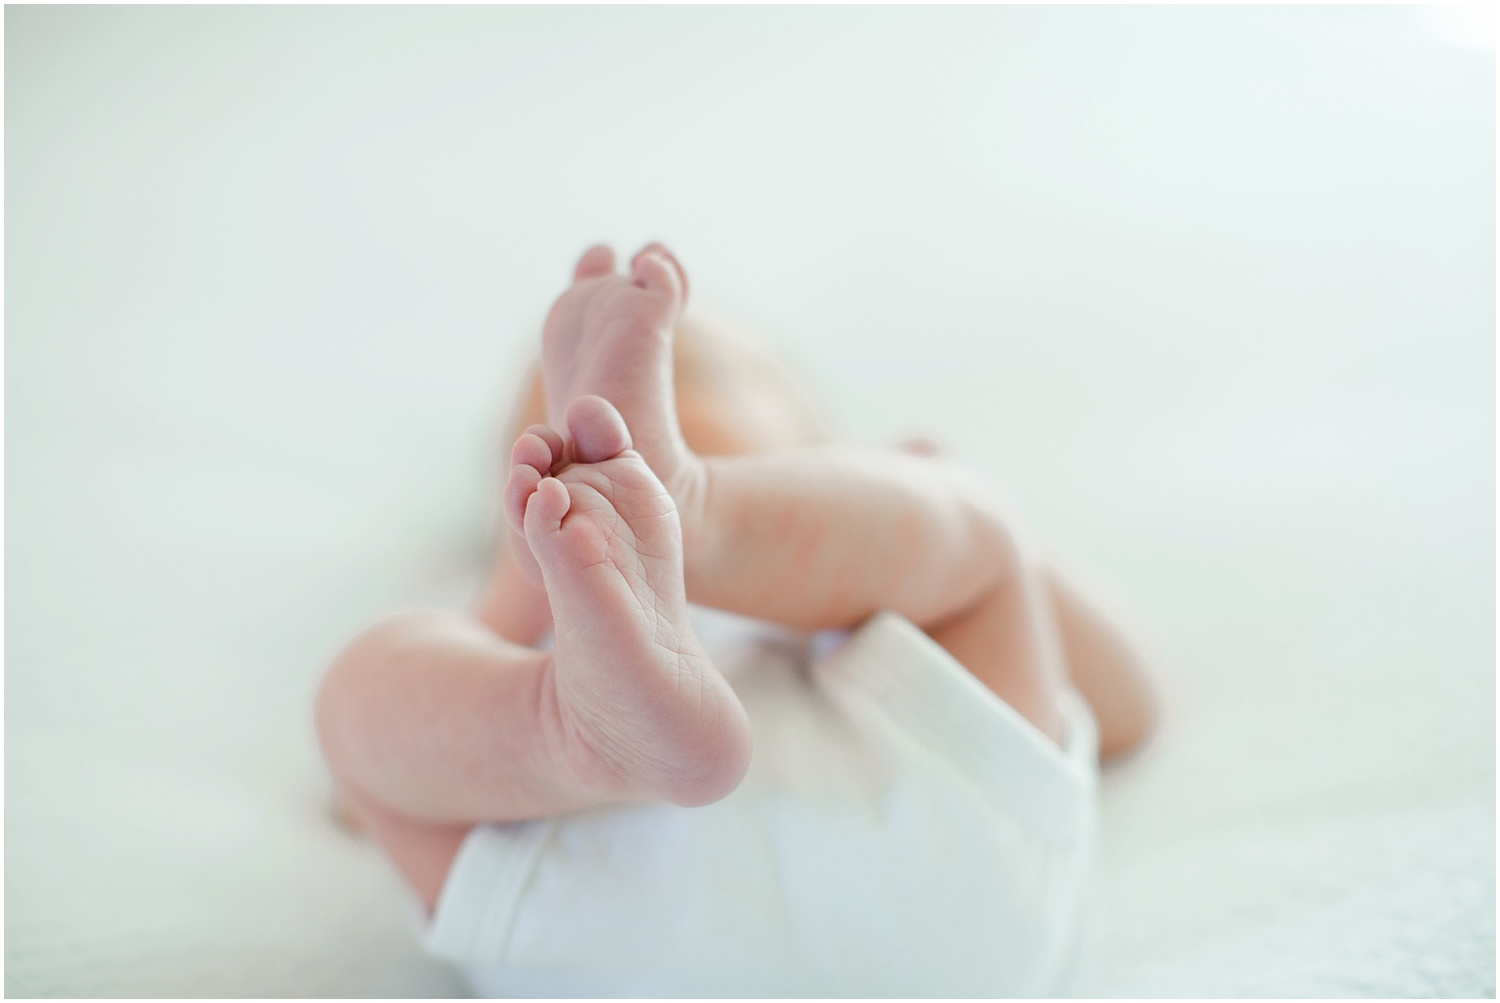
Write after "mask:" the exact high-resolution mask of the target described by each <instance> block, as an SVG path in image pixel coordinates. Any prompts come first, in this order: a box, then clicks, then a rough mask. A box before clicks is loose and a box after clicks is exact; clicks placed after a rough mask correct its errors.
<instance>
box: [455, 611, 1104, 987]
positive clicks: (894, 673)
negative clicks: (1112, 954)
mask: <svg viewBox="0 0 1500 1003" xmlns="http://www.w3.org/2000/svg"><path fill="white" fill-rule="evenodd" d="M699 616H700V619H699V620H698V621H697V622H698V623H699V625H700V630H699V634H700V636H701V637H703V638H704V639H705V643H706V644H707V645H708V646H709V648H710V651H711V652H714V653H715V654H716V656H717V657H718V659H719V664H720V666H721V667H722V668H723V669H724V670H725V674H726V676H727V677H728V678H729V680H730V682H731V683H732V684H733V685H734V687H735V690H736V691H737V692H738V693H739V695H740V698H741V699H742V700H743V702H744V704H745V708H746V710H747V711H748V713H749V715H750V720H751V723H752V726H753V728H754V733H755V743H756V745H755V755H754V758H753V761H752V764H751V767H750V772H749V774H748V775H747V776H746V778H745V781H744V783H743V784H741V786H740V787H739V788H738V789H737V790H736V791H735V792H734V793H733V794H732V795H730V796H729V797H727V798H725V799H724V800H722V801H719V802H718V803H716V804H713V805H709V806H707V807H702V808H677V807H674V806H671V805H661V804H633V805H625V806H616V807H610V808H605V809H597V810H591V811H586V812H580V813H576V814H572V815H568V816H563V817H558V818H552V819H544V820H539V821H535V822H526V823H520V824H508V825H484V826H479V827H477V828H476V829H475V830H474V831H473V832H472V833H471V834H470V836H469V838H468V840H467V841H466V842H465V844H464V846H463V849H462V850H461V851H460V853H459V855H458V858H457V860H456V861H455V862H454V866H453V869H452V871H451V872H450V874H449V877H448V882H447V885H446V886H445V888H444V890H443V893H442V897H441V899H440V901H439V904H438V909H437V912H436V915H435V916H434V918H433V922H432V924H431V926H430V928H429V931H428V936H427V947H428V949H429V950H430V951H431V952H433V953H434V954H437V955H439V956H441V957H444V958H448V959H451V960H453V961H457V962H459V963H461V964H462V965H463V966H464V968H465V970H466V972H467V973H468V975H469V977H470V979H471V981H472V982H473V985H474V988H475V990H476V991H478V992H480V993H481V994H484V995H491V996H631V995H636V996H682V995H689V996H715V995H730V996H784V995H791V996H1012V995H1014V996H1044V995H1050V994H1055V993H1057V992H1060V991H1062V990H1063V989H1064V988H1065V983H1066V979H1067V977H1068V975H1069V974H1070V970H1071V968H1072V965H1073V961H1074V954H1075V952H1076V950H1077V948H1078V946H1079V939H1080V932H1081V926H1082V922H1083V915H1084V910H1085V897H1086V885H1087V883H1088V879H1089V874H1090V871H1091V863H1092V856H1093V847H1092V837H1093V831H1094V798H1095V780H1096V769H1095V765H1094V764H1095V760H1096V736H1095V730H1094V724H1093V720H1092V718H1091V717H1090V716H1089V712H1088V709H1087V707H1086V705H1085V704H1084V703H1083V701H1082V700H1081V699H1080V698H1078V697H1077V695H1076V694H1071V693H1070V694H1069V695H1068V701H1067V721H1068V738H1067V743H1066V748H1065V749H1058V748H1057V747H1056V746H1054V745H1052V744H1051V743H1050V742H1048V741H1047V740H1046V739H1045V738H1044V737H1043V736H1042V735H1041V734H1040V733H1039V732H1037V731H1036V729H1034V728H1033V727H1032V726H1031V725H1030V724H1029V723H1028V722H1027V721H1026V720H1025V719H1023V718H1022V717H1021V716H1020V715H1019V714H1017V713H1016V712H1015V711H1014V710H1012V709H1011V708H1010V707H1008V706H1007V705H1005V704H1004V703H1003V702H1002V701H1000V700H999V699H997V698H996V697H995V696H994V695H993V694H991V693H990V692H989V691H988V690H987V689H985V688H984V687H983V686H982V685H980V684H979V683H978V682H977V681H976V680H975V679H974V678H973V677H972V676H971V675H970V674H969V673H968V672H966V671H965V670H964V669H963V668H962V667H961V666H960V665H959V664H958V663H957V662H955V661H954V660H953V659H952V657H951V656H949V655H948V654H947V652H945V651H944V650H943V649H941V648H940V647H938V646H937V645H936V644H935V643H934V642H933V641H932V640H931V639H930V638H928V637H927V636H926V635H925V634H923V633H922V632H921V631H920V630H918V629H917V628H916V627H914V626H912V625H911V624H910V623H909V622H907V621H906V620H904V619H902V618H901V617H899V616H896V615H894V614H890V613H885V614H881V615H880V616H877V617H875V618H874V619H872V620H871V621H870V622H868V623H867V624H866V625H865V626H863V627H862V628H861V629H860V630H859V631H857V632H856V633H854V634H853V635H852V636H849V637H847V640H844V639H843V638H838V639H836V641H835V643H838V642H840V641H841V642H842V643H841V644H838V646H837V647H835V648H834V650H832V651H831V652H828V651H826V650H820V648H827V647H829V646H830V645H829V644H828V643H827V642H828V639H827V638H826V637H820V638H819V639H818V640H820V641H822V642H823V643H822V644H821V645H820V644H817V643H812V644H810V643H809V642H808V641H807V640H806V639H805V638H799V637H798V636H797V635H793V634H789V633H786V632H782V631H775V630H773V629H760V630H753V629H750V628H748V627H745V626H744V624H745V623H748V621H740V622H737V618H734V619H729V618H727V615H726V614H712V613H709V614H699ZM716 648H717V649H719V650H717V651H715V650H714V649H716Z"/></svg>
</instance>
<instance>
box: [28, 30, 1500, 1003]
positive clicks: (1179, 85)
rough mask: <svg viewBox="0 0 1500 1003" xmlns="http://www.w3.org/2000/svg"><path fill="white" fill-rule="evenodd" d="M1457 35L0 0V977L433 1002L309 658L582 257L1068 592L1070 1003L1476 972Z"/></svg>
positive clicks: (1489, 681)
mask: <svg viewBox="0 0 1500 1003" xmlns="http://www.w3.org/2000/svg"><path fill="white" fill-rule="evenodd" d="M1465 16H1466V15H1464V14H1463V13H1462V12H1457V13H1455V12H1448V13H1441V12H1438V13H1417V12H1413V11H1411V10H1407V9H1402V8H1378V9H1370V8H1337V9H1264V10H1260V9H1239V8H1234V9H1226V8H1211V9H1186V8H1168V9H1149V10H1142V9H1120V8H1110V9H1081V8H1071V9H1012V8H1007V9H970V8H962V9H886V8H881V9H872V10H854V9H843V8H839V9H818V10H802V9H784V8H777V9H756V10H745V9H679V8H666V9H635V10H626V9H607V10H598V9H587V10H586V9H578V8H558V9H518V8H501V9H478V8H448V9H402V8H378V9H363V10H355V9H347V8H291V9H281V8H197V9H194V8H156V9H128V8H79V7H58V8H15V7H12V8H8V9H7V11H6V19H5V26H6V38H5V45H6V71H5V72H6V81H5V83H6V136H5V139H6V164H5V166H6V206H5V208H6V258H5V261H6V307H5V310H6V316H5V321H6V474H7V480H6V484H7V490H6V530H7V534H6V542H7V550H6V610H5V612H6V619H5V627H6V636H5V644H6V652H5V654H6V681H5V696H6V714H5V717H6V720H5V723H6V778H5V779H6V821H5V828H6V831H5V835H6V841H5V863H6V902H5V904H6V921H7V922H6V938H5V939H6V944H5V982H6V986H5V988H6V992H7V994H8V995H57V996H86V995H121V996H129V995H251V996H276V995H295V996H306V995H377V996H392V995H446V994H451V993H454V992H459V991H461V987H460V986H459V984H458V983H457V982H456V981H455V980H454V978H453V976H452V975H451V974H450V973H449V972H447V971H446V970H445V969H444V968H443V967H441V966H440V965H439V964H437V963H435V962H432V961H429V960H424V959H423V958H422V957H421V956H420V955H419V953H418V949H417V946H416V945H417V938H416V935H415V933H414V930H413V926H412V922H413V917H412V915H411V912H410V909H411V907H410V903H409V902H408V900H407V899H406V897H405V895H404V893H403V892H402V890H401V888H400V887H399V885H398V883H397V881H396V880H395V879H394V877H393V876H392V875H391V873H390V872H389V871H388V870H387V869H386V867H385V866H384V865H383V864H382V862H381V861H380V860H379V859H378V857H377V856H376V854H375V853H374V852H373V851H372V850H371V848H370V847H368V846H367V845H365V844H363V843H361V842H359V841H358V840H356V839H354V838H352V837H350V836H349V835H347V834H345V833H344V832H343V831H342V830H340V829H338V828H337V827H336V826H335V825H334V824H333V822H332V821H331V820H330V817H329V814H328V811H327V799H328V785H327V781H326V779H325V776H324V774H323V772H322V769H321V766H320V764H319V760H318V756H317V753H316V748H315V745H314V742H313V739H312V736H311V728H310V702H311V696H312V693H313V690H314V687H315V685H316V680H317V678H318V674H319V672H320V670H321V668H322V667H323V666H324V665H325V664H326V663H327V661H328V659H329V658H330V657H331V656H332V655H333V654H334V652H335V651H336V650H337V649H338V646H339V645H340V644H341V643H342V642H343V641H344V640H345V639H347V638H348V637H349V636H351V635H352V634H353V633H354V632H355V631H356V630H357V629H358V628H359V627H360V626H361V625H363V624H365V623H367V622H369V621H370V620H371V619H373V618H374V617H376V616H378V615H380V614H381V613H382V612H385V611H388V610H392V609H396V608H400V607H403V606H411V605H417V604H445V605H456V604H459V603H462V602H463V601H464V600H465V598H466V597H467V596H468V595H469V593H470V592H471V590H472V588H473V587H474V583H475V581H476V580H477V577H478V575H479V573H480V568H481V566H482V560H483V554H484V553H485V548H486V540H487V533H488V528H487V527H488V525H489V515H490V511H489V505H490V501H491V499H492V497H493V495H492V491H491V483H490V480H491V478H492V477H493V475H494V465H495V461H496V458H497V456H498V455H499V453H500V450H501V448H502V447H501V445H500V444H499V442H498V436H497V433H496V427H497V425H498V422H499V419H500V416H501V415H502V413H503V411H504V406H505V400H506V398H507V395H508V394H509V393H510V391H511V389H512V387H513V386H514V384H515V383H516V382H517V381H518V380H519V378H520V373H521V369H522V366H523V364H524V362H525V360H526V347H525V346H526V341H527V339H528V338H530V337H532V336H533V335H534V332H535V329H536V325H537V323H538V321H539V319H540V318H541V316H542V315H543V313H544V312H545V310H546V308H547V306H548V304H549V302H550V299H551V297H552V296H553V295H555V293H556V292H557V290H558V289H559V287H560V283H561V282H562V281H564V279H565V277H566V275H567V270H568V267H569V264H570V262H571V260H572V257H573V255H575V254H576V253H577V252H578V251H579V250H580V249H581V248H582V247H584V246H585V245H586V244H587V243H589V242H591V241H593V240H596V239H600V238H607V239H610V240H612V241H615V242H616V243H617V244H620V245H623V246H626V247H628V246H631V245H633V244H639V243H641V242H644V241H645V240H646V239H650V238H654V237H658V236H660V237H663V238H665V239H667V240H669V241H670V242H672V244H673V246H674V247H675V248H676V249H677V250H678V251H679V252H680V254H681V255H682V257H683V259H684V260H685V261H686V262H687V263H688V266H689V268H690V269H692V271H693V274H694V277H695V296H698V297H699V298H700V299H701V300H703V301H705V302H710V303H715V304H717V305H718V306H719V307H721V308H722V309H724V310H727V311H728V312H731V313H734V314H736V315H739V316H742V317H745V318H747V319H748V320H750V321H751V322H753V323H756V324H758V325H760V326H762V327H764V328H765V329H766V330H767V331H768V332H769V333H770V335H771V336H772V337H773V338H774V339H776V340H777V341H778V342H779V343H781V344H782V345H784V346H785V347H786V349H787V351H788V352H789V353H790V354H791V356H792V357H793V358H794V359H796V360H797V361H798V363H799V365H801V366H803V367H804V368H805V369H806V370H807V371H808V372H809V373H810V375H811V377H812V378H813V379H814V380H815V381H816V382H817V383H818V384H819V385H820V386H821V387H822V388H823V389H824V392H825V393H826V395H827V398H828V401H829V405H830V411H831V412H832V413H835V414H837V415H838V416H839V418H840V420H841V426H842V428H843V429H844V431H845V432H846V433H847V434H848V435H850V436H851V437H854V438H859V439H864V440H875V441H879V440H885V439H891V438H894V437H896V436H898V435H903V434H907V433H911V432H928V433H931V434H934V435H936V436H938V437H940V438H941V439H943V440H944V441H946V442H947V443H948V444H949V445H950V447H951V448H953V449H954V450H955V451H957V452H959V453H961V454H963V455H964V456H965V457H967V458H968V459H969V461H971V462H972V463H974V464H975V465H977V466H979V467H981V468H982V469H984V470H986V471H987V472H989V473H990V474H992V475H993V476H995V477H997V478H1000V479H1001V480H1003V481H1004V483H1005V484H1006V485H1007V486H1008V488H1009V489H1010V491H1011V492H1012V494H1013V496H1014V497H1015V499H1016V501H1017V503H1018V505H1019V507H1020V508H1021V510H1022V511H1023V512H1024V513H1025V514H1026V517H1027V519H1028V521H1029V524H1030V525H1031V526H1032V527H1033V529H1034V530H1035V531H1036V532H1037V534H1038V535H1039V536H1040V537H1042V538H1043V539H1044V540H1045V541H1047V543H1048V544H1049V545H1051V546H1053V547H1055V548H1056V549H1057V550H1058V551H1059V552H1060V553H1062V554H1064V555H1067V556H1068V557H1070V558H1072V559H1074V560H1076V562H1077V563H1078V564H1079V565H1081V566H1082V567H1083V568H1085V569H1086V571H1085V574H1087V575H1089V576H1090V577H1091V578H1094V579H1097V580H1099V581H1101V582H1103V583H1106V587H1107V590H1108V591H1109V592H1111V593H1112V594H1114V595H1115V596H1117V597H1119V601H1120V604H1121V606H1122V608H1123V609H1124V610H1126V612H1127V615H1128V616H1130V617H1131V619H1132V620H1133V622H1134V623H1136V624H1137V625H1138V627H1139V629H1140V631H1141V633H1142V635H1143V637H1144V638H1145V639H1146V642H1147V643H1148V645H1149V647H1150V648H1151V650H1152V651H1153V653H1154V656H1155V660H1156V663H1157V664H1158V665H1159V667H1160V672H1161V676H1162V682H1163V687H1164V691H1165V694H1166V698H1165V709H1166V717H1165V725H1164V728H1163V730H1162V732H1161V734H1160V736H1159V737H1158V740H1157V741H1156V742H1155V743H1154V744H1153V745H1152V746H1151V747H1150V748H1149V749H1147V750H1146V751H1145V752H1144V753H1143V754H1142V755H1140V756H1139V757H1137V758H1136V759H1134V760H1133V761H1131V762H1129V763H1127V764H1125V765H1123V766H1122V767H1120V768H1118V769H1115V770H1113V771H1111V772H1108V773H1107V774H1106V778H1105V781H1104V794H1103V797H1104V802H1103V823H1104V833H1103V848H1104V849H1103V852H1104V868H1103V871H1104V877H1105V886H1104V897H1105V900H1106V903H1107V906H1108V916H1109V924H1108V926H1107V929H1106V933H1105V936H1104V937H1103V940H1102V943H1101V949H1100V952H1099V956H1098V960H1097V963H1096V966H1095V968H1094V969H1093V970H1092V971H1091V973H1090V979H1091V980H1092V981H1091V983H1090V984H1091V986H1092V987H1093V991H1096V992H1101V993H1111V994H1140V995H1213V994H1229V995H1379V996H1402V995H1493V994H1494V991H1495V957H1494V944H1495V929H1494V916H1495V897H1494V896H1495V880H1494V820H1495V806H1494V776H1495V774H1494V765H1495V746H1494V722H1495V717H1494V700H1495V691H1494V668H1495V659H1494V656H1495V651H1494V619H1493V617H1494V602H1495V597H1494V521H1493V515H1494V421H1493V419H1494V341H1493V338H1494V330H1495V328H1494V324H1495V314H1494V304H1495V288H1494V266H1495V257H1494V251H1495V243H1494V236H1495V234H1494V218H1495V214H1494V181H1495V177H1494V151H1495V146H1494V143H1495V133H1494V56H1493V50H1492V48H1487V47H1486V45H1485V44H1484V42H1483V38H1484V36H1483V34H1482V33H1481V32H1475V31H1474V30H1472V29H1471V28H1469V27H1466V24H1467V22H1465V20H1464V17H1465Z"/></svg>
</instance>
